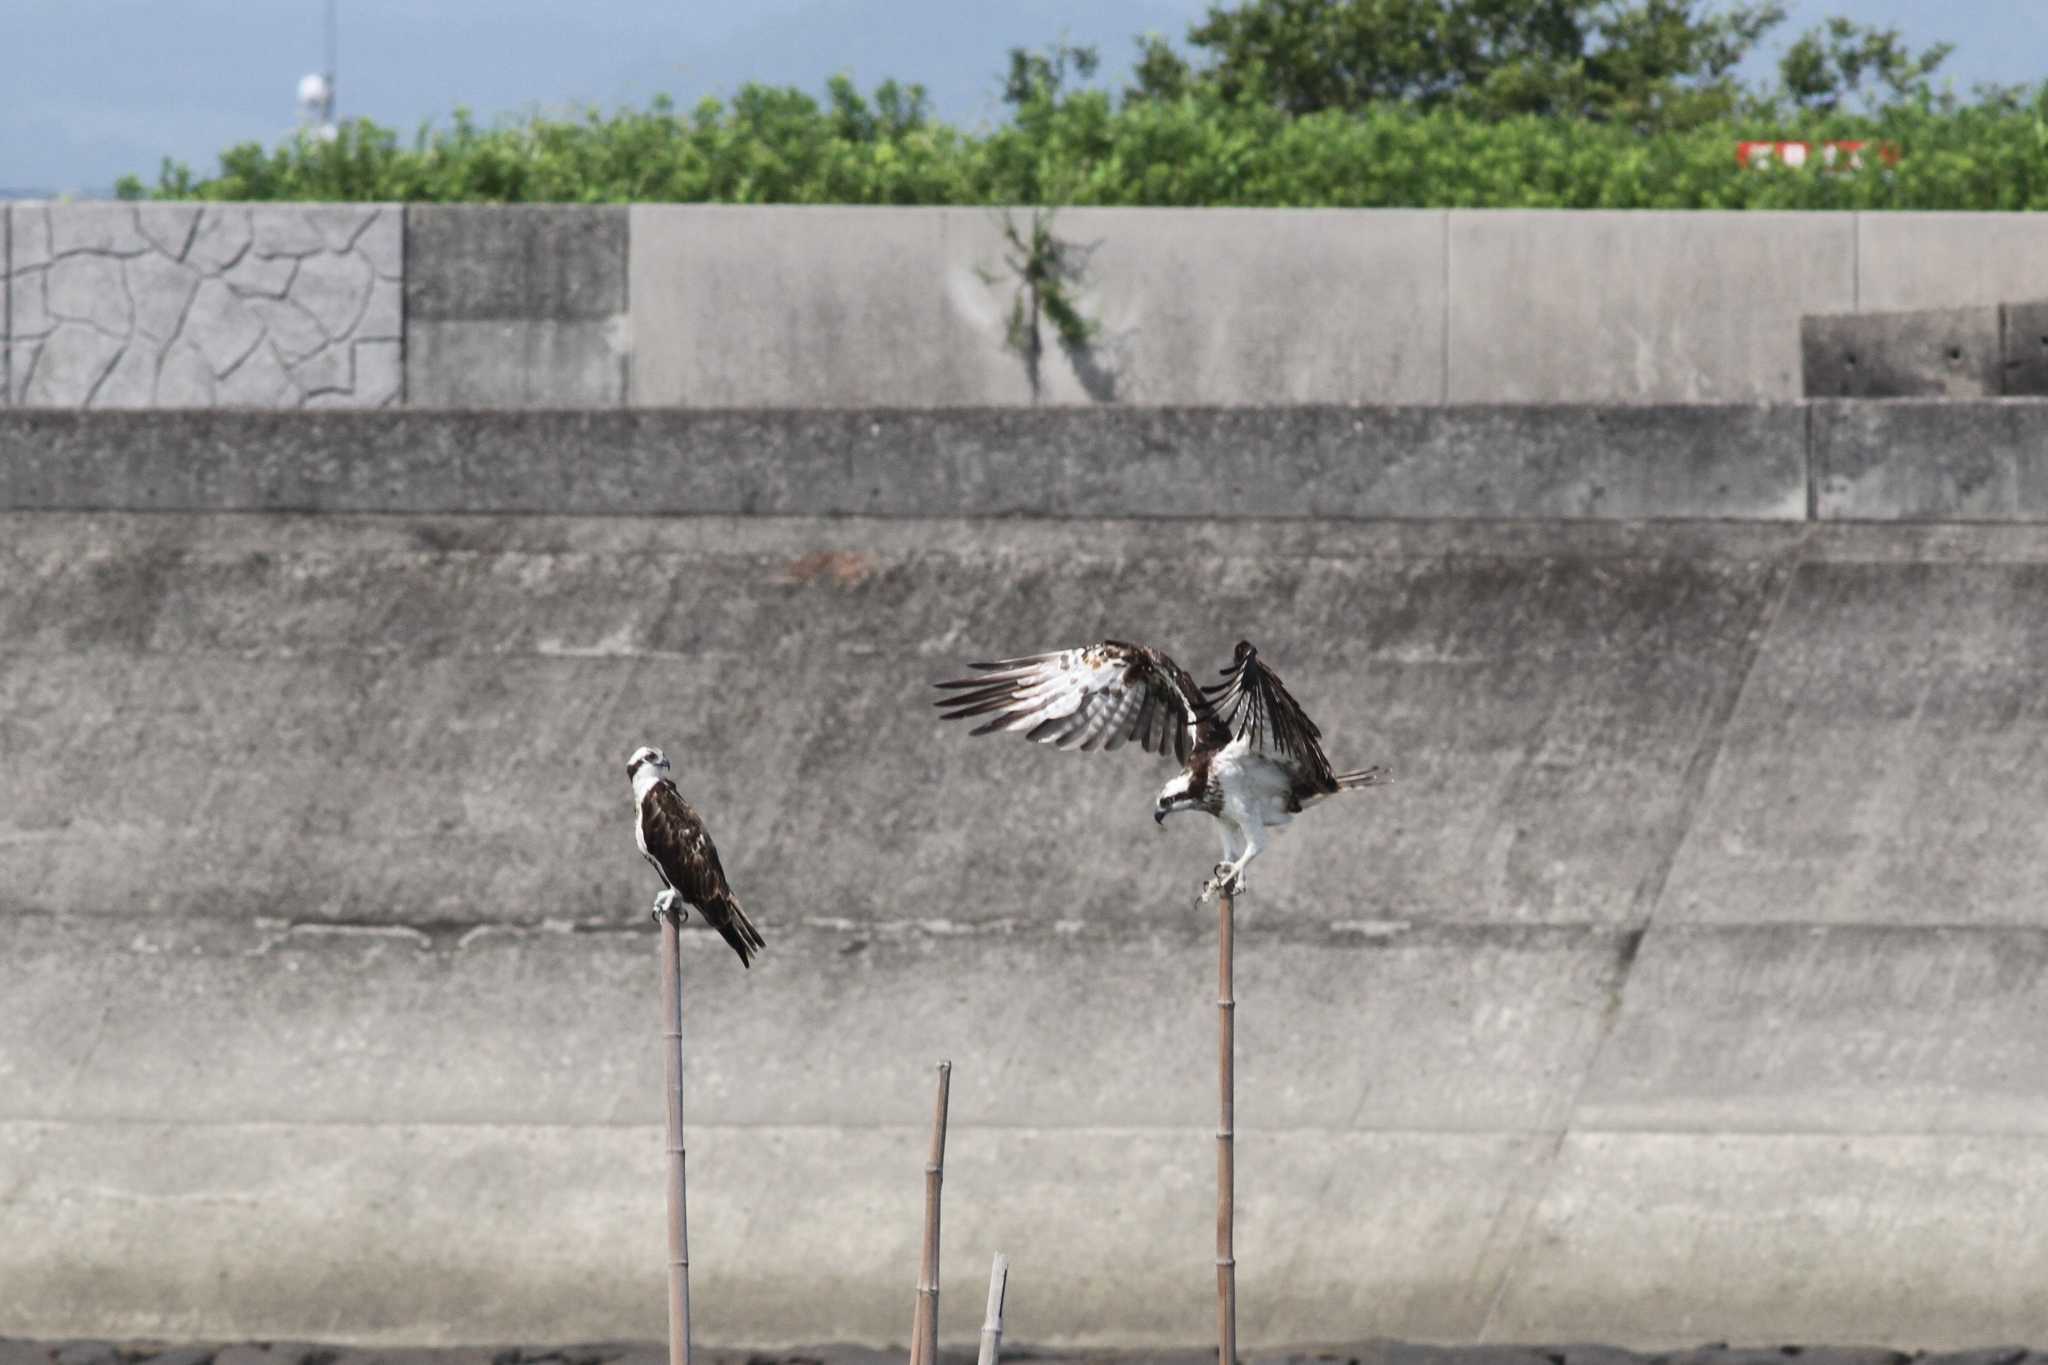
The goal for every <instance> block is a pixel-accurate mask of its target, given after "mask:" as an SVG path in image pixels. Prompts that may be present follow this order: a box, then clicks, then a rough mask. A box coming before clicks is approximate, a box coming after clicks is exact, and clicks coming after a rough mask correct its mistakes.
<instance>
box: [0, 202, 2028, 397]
mask: <svg viewBox="0 0 2048 1365" xmlns="http://www.w3.org/2000/svg"><path fill="white" fill-rule="evenodd" d="M0 216H5V217H7V218H8V219H10V220H11V221H12V233H11V236H12V242H13V245H12V247H11V248H10V249H9V257H8V259H11V260H12V265H11V267H8V268H7V269H6V271H5V272H4V273H8V274H10V275H11V276H17V277H18V278H16V279H14V280H13V282H12V285H11V288H10V293H11V296H12V313H13V317H14V322H13V324H12V333H11V335H12V338H13V340H12V342H11V344H10V345H9V346H8V349H9V350H10V351H11V352H13V356H12V361H11V375H12V378H11V379H10V380H9V382H8V385H7V387H8V390H9V393H10V395H11V396H12V397H13V399H14V401H16V402H24V403H29V404H33V405H38V406H56V407H80V406H122V405H151V404H154V405H157V406H176V405H182V404H188V403H207V402H214V403H222V404H237V405H240V404H249V405H257V406H296V405H300V404H303V405H306V406H380V405H385V404H389V403H392V402H394V401H399V395H400V391H401V373H402V388H403V401H404V402H406V403H408V404H410V405H413V406H422V407H457V408H467V407H474V406H484V405H488V406H499V407H522V408H531V407H572V408H607V407H619V406H623V405H628V404H631V405H636V406H643V407H670V406H678V405H680V406H688V407H696V408H721V407H735V406H743V407H833V406H911V407H963V406H989V405H995V406H1029V405H1034V404H1047V403H1051V404H1074V405H1094V404H1107V403H1121V404H1137V405H1186V404H1219V403H1230V404H1272V403H1367V404H1380V405H1387V404H1404V405H1405V404H1417V403H1453V404H1458V403H1521V402H1601V403H1646V404H1658V403H1674V402H1685V403H1692V402H1769V401H1782V400H1789V399H1795V398H1798V397H1799V396H1800V395H1801V392H1802V388H1801V382H1800V371H1801V356H1800V320H1801V318H1802V317H1805V316H1808V315H1843V314H1848V315H1853V314H1859V313H1865V312H1873V311H1875V312H1887V311H1898V310H1902V309H1926V308H1962V307H1978V306H1990V305H1996V304H2001V303H2007V302H2015V301H2024V300H2030V299H2037V298H2041V297H2048V239H2044V234H2048V227H2044V226H2043V225H2042V224H2041V223H2039V222H2037V221H2035V217H2036V215H2027V214H1869V213H1751V212H1734V213H1660V212H1548V211H1464V210H1457V211H1441V210H1292V209H1271V210H1267V209H1255V210H1241V209H1213V210H1212V209H1203V210H1181V209H1078V208H1076V209H1063V210H1060V211H1059V212H1057V213H1056V214H1054V215H1052V218H1051V220H1050V221H1051V231H1052V233H1053V236H1054V237H1055V238H1056V239H1057V240H1058V241H1059V242H1061V243H1062V244H1064V248H1065V255H1064V257H1063V259H1064V262H1065V266H1066V271H1067V275H1066V289H1067V292H1068V294H1069V295H1070V297H1071V299H1072V301H1073V302H1074V303H1075V304H1076V305H1077V306H1078V307H1079V308H1080V310H1081V312H1082V313H1083V314H1084V315H1085V316H1086V317H1087V318H1088V319H1089V320H1090V321H1091V322H1092V324H1093V326H1094V331H1093V334H1092V336H1091V338H1090V339H1089V340H1088V341H1087V343H1086V344H1084V345H1078V346H1068V345H1066V344H1063V343H1062V342H1061V340H1060V338H1059V336H1058V334H1057V332H1056V330H1055V329H1053V328H1052V327H1051V325H1050V323H1048V322H1044V321H1043V320H1042V319H1041V325H1040V327H1039V329H1038V334H1037V335H1038V339H1037V342H1036V343H1035V346H1036V349H1035V350H1033V348H1032V344H1030V343H1026V342H1025V341H1024V340H1023V337H1022V334H1020V333H1019V332H1018V331H1017V330H1016V328H1015V327H1014V326H1013V321H1014V320H1015V319H1016V318H1017V316H1018V314H1017V309H1018V307H1019V305H1020V303H1021V304H1026V305H1028V302H1029V296H1028V293H1025V292H1023V291H1021V290H1020V282H1021V278H1022V277H1021V274H1020V262H1021V261H1022V259H1023V252H1022V250H1021V242H1022V241H1023V240H1024V239H1026V238H1028V237H1029V236H1030V233H1031V230H1032V224H1033V216H1032V214H1030V213H1029V212H1027V211H1024V210H1007V211H1006V210H995V209H979V208H976V209H943V208H850V207H829V208H823V207H821V208H807V207H790V206H732V205H701V204H700V205H671V204H647V205H633V206H631V207H630V208H628V207H622V206H616V205H540V206H535V205H509V206H508V205H488V206H470V205H412V206H404V207H400V206H396V205H384V206H377V205H369V206H355V205H308V204H286V205H256V206H249V205H210V206H199V205H176V204H142V205H128V204H17V205H14V206H12V207H10V208H7V209H5V210H4V213H0ZM401 220H402V222H401ZM294 271H296V272H297V273H296V274H295V273H294ZM401 279H402V281H403V317H402V318H401V317H400V316H399V313H400V281H401ZM358 286H361V288H362V289H366V290H367V291H368V292H367V295H361V290H359V289H358ZM52 291H55V292H54V293H53V292H52ZM359 295H360V296H359ZM358 305H361V307H360V309H358ZM1028 314H1029V308H1028V306H1027V307H1026V308H1025V316H1027V317H1028ZM1027 330H1028V329H1027ZM401 352H402V355H401ZM1829 391H1830V392H1850V391H1853V390H1852V389H1851V388H1849V387H1843V386H1837V387H1835V388H1831V389H1830V390H1829ZM2008 391H2010V390H2008Z"/></svg>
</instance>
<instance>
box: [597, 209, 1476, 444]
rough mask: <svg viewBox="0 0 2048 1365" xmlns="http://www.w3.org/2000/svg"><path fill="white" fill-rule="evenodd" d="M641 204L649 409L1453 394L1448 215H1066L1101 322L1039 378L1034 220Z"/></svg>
mask: <svg viewBox="0 0 2048 1365" xmlns="http://www.w3.org/2000/svg"><path fill="white" fill-rule="evenodd" d="M632 214H633V218H632V222H633V264H632V272H633V290H632V298H633V304H632V313H633V326H634V353H633V365H634V395H635V397H634V401H635V402H637V403H641V404H647V405H654V406H667V405H673V404H687V405H689V406H692V407H724V406H749V405H762V404H766V405H771V406H780V405H792V404H793V405H798V406H835V405H845V404H869V405H873V404H896V405H905V406H942V407H943V406H962V405H981V404H1015V403H1029V402H1031V401H1033V400H1034V399H1038V400H1042V401H1048V402H1057V403H1083V404H1085V403H1091V402H1109V401H1115V402H1138V403H1153V404H1162V403H1176V404H1178V403H1231V404H1235V403H1331V402H1345V403H1416V402H1424V403H1428V402H1436V401H1438V400H1439V399H1440V398H1441V397H1442V395H1443V388H1444V371H1443V358H1444V352H1443V328H1444V313H1445V310H1444V297H1443V288H1444V278H1445V271H1444V233H1443V215H1442V214H1441V213H1437V212H1406V211H1397V212H1389V213H1375V214H1358V213H1352V212H1344V211H1301V210H1242V211H1240V210H1229V211H1217V212H1205V213H1185V212H1180V211H1177V210H1170V209H1167V210H1162V209H1063V210H1060V211H1059V212H1058V213H1056V214H1054V215H1052V217H1051V220H1050V222H1051V232H1052V234H1053V237H1054V238H1055V240H1057V241H1058V242H1060V243H1062V244H1063V245H1064V247H1065V248H1066V250H1067V255H1066V257H1065V260H1066V264H1067V266H1068V267H1069V269H1070V271H1071V277H1070V278H1069V279H1068V280H1067V281H1066V288H1067V290H1068V293H1069V295H1070V297H1071V299H1072V301H1073V302H1074V303H1075V304H1076V306H1077V307H1078V308H1079V309H1080V311H1081V313H1082V314H1083V315H1084V316H1085V317H1087V318H1089V319H1090V320H1091V321H1093V322H1094V323H1095V324H1097V326H1098V327H1099V332H1098V335H1097V336H1096V338H1095V340H1094V342H1093V343H1092V344H1091V345H1090V346H1088V347H1087V348H1086V349H1085V350H1084V351H1082V352H1080V353H1078V354H1076V353H1070V352H1069V351H1068V350H1066V349H1065V348H1063V347H1062V346H1061V345H1060V343H1059V338H1058V334H1057V332H1056V331H1055V330H1054V329H1053V328H1052V326H1051V324H1050V322H1046V323H1044V324H1042V326H1041V332H1040V336H1041V344H1042V345H1043V347H1044V354H1043V357H1042V361H1041V363H1040V365H1039V367H1038V369H1037V372H1036V374H1035V376H1034V374H1033V372H1032V370H1031V367H1030V366H1029V364H1028V363H1027V361H1026V358H1025V356H1024V354H1023V352H1021V351H1020V350H1018V349H1017V348H1016V346H1015V345H1013V344H1012V342H1011V341H1010V339H1009V335H1010V318H1011V314H1012V310H1013V308H1014V307H1016V306H1017V305H1018V303H1019V302H1020V300H1021V299H1024V298H1026V297H1028V296H1026V295H1020V293H1019V285H1020V283H1021V279H1022V277H1021V274H1020V273H1019V271H1020V266H1021V263H1022V261H1023V260H1024V255H1025V253H1024V250H1023V249H1021V244H1022V243H1028V242H1029V240H1030V237H1031V233H1032V222H1033V219H1032V214H1031V213H1030V211H1028V210H1013V211H1009V212H1007V213H1005V212H1003V211H1000V210H982V209H871V208H800V209H790V208H777V209H763V208H760V207H729V206H715V205H665V204H664V205H636V206H634V208H633V210H632ZM1006 228H1007V231H1006ZM1011 233H1014V234H1015V235H1014V238H1013V237H1012V236H1011V235H1010V234H1011ZM1034 380H1035V382H1034Z"/></svg>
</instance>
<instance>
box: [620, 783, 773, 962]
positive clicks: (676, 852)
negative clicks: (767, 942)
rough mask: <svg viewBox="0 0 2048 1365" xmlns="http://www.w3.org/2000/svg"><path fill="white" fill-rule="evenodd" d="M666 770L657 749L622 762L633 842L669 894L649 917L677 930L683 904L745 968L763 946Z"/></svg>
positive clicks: (715, 853) (694, 815) (700, 826)
mask: <svg viewBox="0 0 2048 1365" xmlns="http://www.w3.org/2000/svg"><path fill="white" fill-rule="evenodd" d="M668 766H669V765H668V756H667V755H666V754H664V753H662V751H661V750H659V749H649V748H645V747H643V748H639V749H635V750H634V751H633V756H632V757H631V758H629V759H627V760H626V776H628V777H630V778H632V779H633V802H634V805H635V806H636V807H637V808H638V812H639V819H638V820H636V821H635V822H634V825H633V840H634V842H635V843H637V844H639V845H640V852H641V853H642V854H643V855H645V857H646V859H647V861H648V862H650V863H653V864H654V870H655V871H656V872H659V873H660V874H661V880H662V882H663V884H664V885H665V886H666V887H667V888H668V889H667V890H665V891H663V892H662V893H661V894H660V895H659V896H657V897H656V898H655V902H654V913H655V914H657V915H670V916H673V917H674V918H675V921H676V923H678V924H680V923H682V917H683V914H684V913H685V912H684V911H682V910H680V909H679V908H677V905H676V902H677V901H678V900H684V901H688V902H689V903H690V904H691V905H693V906H695V907H696V908H697V912H698V913H699V914H701V915H703V916H704V922H705V923H706V924H708V925H710V926H711V927H712V928H714V929H716V930H717V931H718V932H719V933H720V934H721V935H723V936H724V938H725V941H726V942H727V943H730V944H731V945H732V950H733V951H734V952H736V953H738V954H739V955H740V965H741V966H743V967H745V966H749V965H751V962H752V958H753V955H754V954H755V953H756V952H758V951H759V950H760V949H761V948H762V947H763V946H764V945H763V944H762V942H761V932H760V930H758V929H756V928H755V927H754V922H753V921H752V920H750V919H748V918H747V912H746V911H744V910H742V909H740V903H739V901H738V900H737V899H735V898H734V896H733V894H732V888H731V887H730V886H727V885H726V882H725V869H724V868H722V867H720V866H719V865H718V850H717V849H716V848H713V847H712V845H711V836H710V835H709V834H707V833H706V832H705V830H704V822H703V820H701V819H699V818H698V815H697V812H696V811H694V810H692V809H691V808H690V803H689V802H687V801H685V800H683V794H682V793H681V792H679V791H677V790H676V784H675V783H673V782H671V781H669V780H668Z"/></svg>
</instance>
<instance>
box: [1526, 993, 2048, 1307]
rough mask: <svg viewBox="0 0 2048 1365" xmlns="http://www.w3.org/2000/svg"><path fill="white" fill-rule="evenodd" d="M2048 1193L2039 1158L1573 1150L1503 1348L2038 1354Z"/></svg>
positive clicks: (1990, 1153)
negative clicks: (1837, 1347) (1727, 1345)
mask: <svg viewBox="0 0 2048 1365" xmlns="http://www.w3.org/2000/svg"><path fill="white" fill-rule="evenodd" d="M1932 1024H1933V1021H1923V1026H1928V1027H1931V1026H1932ZM2044 1191H2048V1145H2044V1144H2043V1143H2042V1142H2040V1141H2039V1140H2038V1139H2034V1138H2016V1137H2000V1136H1985V1137H1959V1136H1940V1137H1936V1136H1923V1135H1919V1134H1912V1133H1905V1134H1896V1135H1885V1136H1868V1137H1865V1136H1856V1137H1844V1136H1840V1135H1836V1134H1800V1133H1794V1134H1768V1135H1765V1134H1758V1135H1747V1134H1690V1133H1597V1132H1586V1133H1574V1134H1572V1135H1571V1136H1570V1137H1568V1138H1567V1139H1566V1140H1565V1143H1564V1146H1563V1149H1562V1150H1561V1151H1560V1153H1559V1156H1558V1160H1557V1162H1556V1165H1555V1167H1554V1169H1553V1175H1552V1183H1551V1185H1550V1187H1549V1188H1548V1189H1547V1190H1546V1192H1545V1194H1544V1197H1543V1200H1542V1202H1541V1205H1540V1206H1539V1208H1538V1210H1537V1213H1536V1216H1535V1218H1534V1220H1533V1222H1532V1224H1531V1226H1530V1227H1529V1229H1528V1231H1527V1234H1526V1237H1525V1240H1524V1242H1523V1248H1524V1251H1525V1258H1524V1259H1523V1260H1521V1261H1519V1262H1518V1263H1517V1266H1516V1271H1515V1273H1514V1274H1513V1275H1512V1276H1511V1277H1510V1280H1509V1283H1508V1288H1507V1291H1506V1293H1505V1294H1504V1296H1503V1298H1502V1300H1501V1304H1500V1307H1499V1310H1498V1312H1497V1313H1496V1315H1495V1317H1494V1320H1493V1329H1492V1330H1493V1332H1494V1333H1495V1334H1497V1335H1498V1336H1499V1337H1500V1338H1502V1339H1506V1340H1521V1341H1528V1340H1532V1339H1537V1340H1540V1339H1546V1338H1552V1337H1570V1338H1572V1339H1576V1340H1586V1339H1588V1338H1591V1339H1596V1340H1615V1341H1625V1342H1642V1343H1646V1344H1647V1343H1650V1342H1657V1343H1660V1344H1665V1345H1676V1344H1678V1343H1679V1342H1682V1341H1697V1340H1699V1339H1701V1338H1702V1337H1705V1338H1708V1339H1711V1340H1717V1341H1718V1340H1723V1339H1726V1338H1727V1337H1729V1336H1730V1335H1734V1336H1737V1337H1746V1338H1747V1339H1750V1340H1755V1339H1758V1338H1759V1337H1761V1338H1763V1339H1766V1340H1769V1339H1780V1340H1783V1339H1797V1340H1806V1341H1864V1342H1876V1343H1898V1344H1901V1345H1923V1346H1973V1345H1981V1344H1982V1343H1985V1342H1991V1341H2026V1340H2039V1339H2041V1336H2042V1332H2043V1312H2042V1308H2041V1302H2040V1294H2039V1290H2038V1288H2037V1286H2039V1284H2040V1283H2041V1277H2042V1275H2043V1274H2048V1251H2044V1249H2043V1246H2042V1241H2041V1239H2040V1238H2039V1237H2037V1236H2035V1235H2034V1231H2033V1230H2034V1229H2035V1228H2037V1227H2039V1226H2040V1224H2041V1220H2042V1219H2043V1218H2044V1217H2048V1195H2044ZM1965 1267H1967V1269H1965ZM1595 1284H1597V1286H1598V1288H1597V1291H1594V1292H1589V1290H1593V1286H1594V1285H1595ZM1730 1304H1740V1305H1741V1311H1740V1314H1739V1317H1740V1321H1741V1323H1742V1324H1743V1325H1742V1326H1741V1327H1740V1328H1731V1327H1729V1326H1727V1324H1728V1323H1729V1322H1730V1318H1731V1313H1730V1308H1729V1305H1730ZM1795 1323H1796V1324H1797V1325H1796V1327H1791V1326H1790V1325H1791V1324H1795ZM1752 1324H1757V1325H1759V1326H1752ZM1761 1324H1768V1326H1760V1325H1761ZM1781 1327H1790V1330H1789V1331H1781V1330H1780V1329H1781Z"/></svg>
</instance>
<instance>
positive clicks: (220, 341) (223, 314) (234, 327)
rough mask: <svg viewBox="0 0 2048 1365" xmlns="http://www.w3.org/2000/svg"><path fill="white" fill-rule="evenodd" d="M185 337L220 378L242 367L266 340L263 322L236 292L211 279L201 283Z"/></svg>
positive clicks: (188, 319) (189, 314) (187, 320)
mask: <svg viewBox="0 0 2048 1365" xmlns="http://www.w3.org/2000/svg"><path fill="white" fill-rule="evenodd" d="M185 335H186V336H188V337H190V338H191V339H192V344H193V345H195V346H197V347H198V348H199V353H200V354H201V355H203V356H205V357H206V363H207V365H208V366H209V367H210V368H211V369H212V371H213V373H214V374H215V375H216V376H218V375H224V374H226V373H227V372H228V371H230V370H232V369H233V368H234V367H235V366H236V365H238V364H240V363H241V361H242V359H243V357H245V356H247V355H248V354H249V352H250V351H251V350H252V349H254V348H255V346H256V343H257V342H259V341H261V340H262V339H263V323H262V321H261V320H260V319H259V318H257V316H256V314H255V313H254V312H253V311H252V310H251V309H250V307H249V305H248V304H246V303H244V302H243V301H242V300H241V299H238V298H236V297H235V294H234V291H233V290H231V289H229V288H228V287H227V286H226V285H225V284H223V283H221V281H220V280H218V279H210V280H206V281H203V282H202V283H201V284H200V286H199V292H198V294H197V295H196V296H195V297H194V298H193V300H192V309H191V311H190V312H188V313H187V314H186V315H185Z"/></svg>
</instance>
